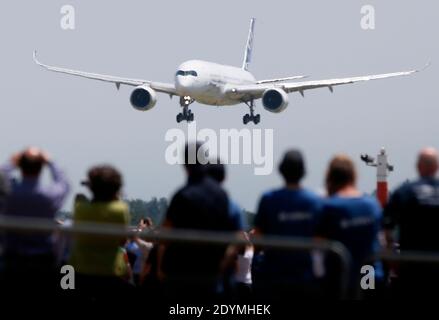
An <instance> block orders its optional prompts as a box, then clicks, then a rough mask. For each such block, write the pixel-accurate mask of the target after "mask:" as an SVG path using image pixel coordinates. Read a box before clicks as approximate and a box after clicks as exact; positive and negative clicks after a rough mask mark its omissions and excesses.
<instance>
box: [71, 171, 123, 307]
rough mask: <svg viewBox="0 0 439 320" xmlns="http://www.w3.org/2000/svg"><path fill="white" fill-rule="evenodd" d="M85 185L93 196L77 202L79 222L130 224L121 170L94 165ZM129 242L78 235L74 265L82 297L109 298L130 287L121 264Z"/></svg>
mask: <svg viewBox="0 0 439 320" xmlns="http://www.w3.org/2000/svg"><path fill="white" fill-rule="evenodd" d="M83 184H84V185H86V186H87V187H88V188H89V189H90V191H91V193H92V199H91V201H77V202H76V203H75V208H74V217H73V221H74V224H75V225H79V224H81V223H96V224H99V223H102V224H107V225H108V224H112V225H114V226H120V227H121V228H123V227H126V226H128V223H129V220H130V219H129V211H128V206H127V204H126V203H124V202H122V201H121V200H119V198H120V195H119V193H120V190H121V188H122V185H123V181H122V176H121V174H120V173H119V171H118V170H116V169H115V168H113V167H112V166H107V165H104V166H96V167H93V168H91V169H90V170H89V172H88V180H87V181H86V182H84V183H83ZM125 241H126V239H124V238H123V237H115V236H96V235H87V234H80V235H76V236H75V237H74V245H73V250H72V255H71V264H72V265H73V267H74V268H75V272H76V281H77V290H78V292H79V293H80V294H81V297H82V296H83V295H85V297H87V298H91V299H96V298H103V297H104V296H105V297H109V296H111V295H112V294H114V293H115V292H116V291H118V292H119V294H120V293H121V289H125V288H128V287H129V286H127V284H126V281H124V280H122V277H121V276H122V275H121V272H123V271H121V270H122V269H124V268H121V266H123V265H124V260H126V259H124V258H125V257H124V255H123V253H122V252H121V249H120V248H121V246H122V244H123V243H124V242H125ZM122 292H123V290H122Z"/></svg>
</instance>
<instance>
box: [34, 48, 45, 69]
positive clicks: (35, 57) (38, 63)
mask: <svg viewBox="0 0 439 320" xmlns="http://www.w3.org/2000/svg"><path fill="white" fill-rule="evenodd" d="M33 59H34V62H35V63H36V64H37V65H39V66H42V65H43V64H42V63H41V62H40V61H38V58H37V50H34V53H33Z"/></svg>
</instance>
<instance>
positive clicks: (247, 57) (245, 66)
mask: <svg viewBox="0 0 439 320" xmlns="http://www.w3.org/2000/svg"><path fill="white" fill-rule="evenodd" d="M254 28H255V18H252V19H251V20H250V29H249V31H248V38H247V45H246V46H245V53H244V60H243V61H242V69H244V70H248V65H249V64H250V62H251V59H252V51H253V35H254Z"/></svg>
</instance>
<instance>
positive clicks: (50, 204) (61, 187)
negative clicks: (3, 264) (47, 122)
mask: <svg viewBox="0 0 439 320" xmlns="http://www.w3.org/2000/svg"><path fill="white" fill-rule="evenodd" d="M47 167H48V169H49V171H50V173H51V176H52V180H53V181H52V183H51V184H50V185H49V186H46V187H45V186H42V185H41V183H40V180H39V179H38V178H37V177H35V178H29V177H24V178H23V179H22V180H21V181H17V180H16V179H14V178H13V171H14V169H15V167H14V166H13V165H12V164H8V165H5V166H3V167H2V169H1V171H2V172H3V174H4V176H5V177H6V179H7V180H9V181H10V185H11V191H10V194H9V196H8V197H7V201H6V209H5V213H4V214H5V215H6V216H13V217H32V218H46V219H53V218H54V217H55V214H56V213H57V212H58V210H60V208H61V207H62V204H63V201H64V199H65V198H66V196H67V194H68V191H69V184H68V183H67V180H66V178H65V176H64V174H63V173H62V171H61V170H60V169H59V168H58V167H57V166H56V165H55V164H53V163H49V164H48V165H47ZM5 252H7V253H10V254H18V255H34V254H51V253H53V246H52V241H51V235H50V234H39V235H18V234H14V233H7V234H6V237H5Z"/></svg>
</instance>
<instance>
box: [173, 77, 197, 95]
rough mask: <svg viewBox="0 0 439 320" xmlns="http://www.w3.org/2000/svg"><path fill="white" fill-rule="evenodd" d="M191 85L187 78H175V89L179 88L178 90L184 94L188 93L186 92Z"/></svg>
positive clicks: (191, 82)
mask: <svg viewBox="0 0 439 320" xmlns="http://www.w3.org/2000/svg"><path fill="white" fill-rule="evenodd" d="M192 84H193V81H192V80H191V79H189V78H188V77H183V76H177V78H176V85H177V88H179V89H180V90H184V91H185V93H189V92H187V91H188V90H189V89H190V88H191V86H192Z"/></svg>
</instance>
